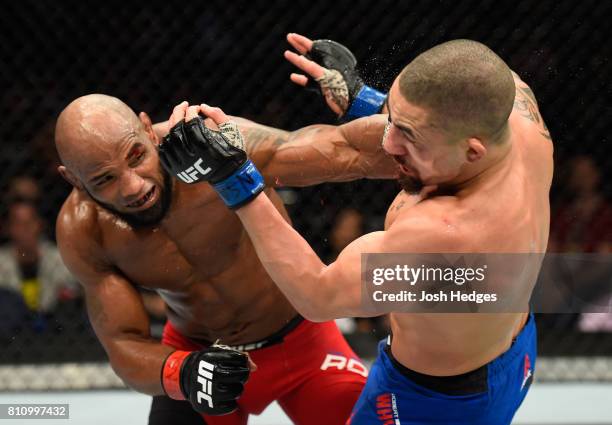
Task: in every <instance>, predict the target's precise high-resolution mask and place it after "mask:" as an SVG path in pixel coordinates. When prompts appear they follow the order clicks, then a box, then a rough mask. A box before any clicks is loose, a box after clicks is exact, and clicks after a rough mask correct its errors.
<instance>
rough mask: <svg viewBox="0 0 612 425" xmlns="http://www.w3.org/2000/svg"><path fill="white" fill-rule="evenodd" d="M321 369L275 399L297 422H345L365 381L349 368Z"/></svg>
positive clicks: (304, 424)
mask: <svg viewBox="0 0 612 425" xmlns="http://www.w3.org/2000/svg"><path fill="white" fill-rule="evenodd" d="M320 372H321V373H318V374H316V375H315V376H312V377H311V378H310V379H308V380H307V381H306V382H304V383H302V385H300V386H299V387H297V388H296V389H294V390H293V391H291V392H290V393H289V394H286V395H285V396H284V397H283V398H281V399H280V400H279V401H278V402H279V404H280V406H281V407H282V408H283V410H284V411H285V413H287V416H289V418H291V420H292V421H293V422H294V423H295V424H296V425H309V424H317V425H343V424H345V423H346V421H347V419H348V418H349V416H350V413H351V411H352V409H353V406H354V405H355V402H356V401H357V399H358V398H359V395H360V394H361V391H362V389H363V386H364V384H365V381H366V378H365V377H364V376H362V375H360V374H356V373H353V372H348V371H335V370H331V371H330V370H326V371H323V370H321V371H320Z"/></svg>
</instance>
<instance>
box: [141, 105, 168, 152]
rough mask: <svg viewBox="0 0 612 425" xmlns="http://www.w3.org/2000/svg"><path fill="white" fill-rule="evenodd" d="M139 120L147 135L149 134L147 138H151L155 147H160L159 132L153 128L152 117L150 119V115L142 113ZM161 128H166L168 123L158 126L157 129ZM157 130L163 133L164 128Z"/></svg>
mask: <svg viewBox="0 0 612 425" xmlns="http://www.w3.org/2000/svg"><path fill="white" fill-rule="evenodd" d="M138 118H139V119H140V122H141V123H142V125H143V127H144V130H145V133H147V136H148V137H149V140H151V142H153V144H154V145H155V146H157V145H159V138H160V136H159V135H158V134H157V131H156V129H155V127H154V126H153V121H151V117H149V114H147V113H146V112H141V113H139V114H138ZM159 126H164V127H165V126H166V123H159V124H156V127H159ZM157 130H158V131H162V128H158V129H157ZM164 132H165V131H164Z"/></svg>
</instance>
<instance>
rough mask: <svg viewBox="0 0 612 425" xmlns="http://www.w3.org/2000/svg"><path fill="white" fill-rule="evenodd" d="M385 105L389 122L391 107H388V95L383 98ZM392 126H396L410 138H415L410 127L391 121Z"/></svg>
mask: <svg viewBox="0 0 612 425" xmlns="http://www.w3.org/2000/svg"><path fill="white" fill-rule="evenodd" d="M385 106H386V107H387V113H388V114H389V122H391V108H390V107H389V96H387V98H386V99H385ZM392 124H393V125H394V126H396V127H397V128H398V129H399V130H400V131H401V132H402V133H406V135H407V136H408V137H409V138H411V139H416V137H415V136H414V133H413V131H412V130H411V129H409V128H408V127H404V126H402V125H398V124H394V123H392Z"/></svg>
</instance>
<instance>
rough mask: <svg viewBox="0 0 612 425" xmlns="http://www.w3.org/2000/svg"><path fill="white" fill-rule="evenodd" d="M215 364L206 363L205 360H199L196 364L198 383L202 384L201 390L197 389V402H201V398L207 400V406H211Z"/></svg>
mask: <svg viewBox="0 0 612 425" xmlns="http://www.w3.org/2000/svg"><path fill="white" fill-rule="evenodd" d="M214 369H215V366H214V365H212V364H210V363H208V362H207V361H206V360H200V364H199V365H198V375H199V376H198V383H199V384H200V385H202V391H198V394H197V397H198V403H202V400H206V401H207V402H208V407H210V408H211V409H212V408H213V401H212V377H213V374H212V373H213V370H214Z"/></svg>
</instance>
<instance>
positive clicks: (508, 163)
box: [160, 34, 553, 425]
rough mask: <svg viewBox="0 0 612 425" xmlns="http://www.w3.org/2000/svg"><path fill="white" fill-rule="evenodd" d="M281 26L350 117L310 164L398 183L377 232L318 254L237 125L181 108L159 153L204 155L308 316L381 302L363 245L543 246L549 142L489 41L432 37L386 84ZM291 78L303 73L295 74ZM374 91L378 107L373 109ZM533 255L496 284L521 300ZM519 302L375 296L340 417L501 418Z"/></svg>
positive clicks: (519, 375)
mask: <svg viewBox="0 0 612 425" xmlns="http://www.w3.org/2000/svg"><path fill="white" fill-rule="evenodd" d="M288 38H289V41H290V42H291V44H292V45H293V46H294V47H295V48H296V49H297V50H298V52H299V53H301V54H302V55H304V54H306V53H308V55H309V57H310V58H311V59H315V60H319V61H320V62H321V63H323V64H324V65H326V67H323V66H321V65H320V64H318V63H316V62H315V61H313V60H311V59H309V58H307V57H305V56H300V55H297V54H295V53H290V52H286V54H285V56H286V57H287V59H289V60H290V61H291V62H292V63H294V64H295V65H297V66H298V67H299V68H300V69H302V70H303V71H305V72H306V73H307V74H308V75H309V76H310V77H312V78H314V79H315V80H316V81H317V82H318V83H319V85H320V87H321V91H322V93H323V95H324V96H325V99H326V101H327V102H328V104H333V105H335V109H334V108H332V109H334V110H337V111H340V114H341V115H347V116H351V117H359V116H361V117H362V118H359V119H355V120H353V121H351V122H349V123H348V124H344V125H341V126H337V127H334V126H329V127H327V128H325V130H324V132H325V135H326V138H325V140H321V141H320V143H313V144H312V149H311V150H310V151H309V155H312V156H314V157H316V158H319V161H320V164H321V166H320V167H319V169H320V172H321V173H322V174H325V173H330V174H331V175H335V176H338V175H342V174H343V172H344V173H345V174H346V172H347V170H351V172H352V173H354V174H357V175H364V177H380V176H388V175H389V174H390V173H392V172H393V173H396V175H397V177H398V180H399V183H400V185H401V187H402V189H403V190H401V191H400V192H399V193H398V194H397V196H396V198H395V200H394V201H393V202H392V203H391V205H390V206H389V208H388V210H387V214H386V217H385V226H384V230H383V231H378V232H372V233H368V234H366V235H364V236H361V237H360V238H358V239H356V240H355V241H353V242H352V243H350V244H349V245H348V246H347V247H346V248H345V249H344V250H343V251H342V252H341V253H340V254H339V256H338V258H337V259H336V261H334V262H333V263H331V264H329V265H327V264H324V263H323V262H322V261H321V260H320V259H319V258H318V256H317V254H316V253H315V252H314V250H313V249H312V248H311V247H310V246H309V244H308V243H307V242H306V241H305V240H304V238H302V236H300V235H299V234H298V233H297V232H296V231H295V230H294V229H293V228H291V226H290V225H289V224H288V223H287V222H286V220H284V219H283V217H282V216H281V215H280V214H279V213H278V211H277V210H276V209H275V208H274V206H273V204H272V203H271V202H270V200H269V199H268V197H267V195H266V194H265V193H263V192H262V193H260V192H259V191H258V190H257V185H256V182H258V181H260V180H261V178H259V177H258V171H257V169H256V168H255V167H253V166H250V165H249V164H250V163H249V162H248V158H247V154H246V152H245V151H244V150H243V142H242V136H241V134H240V132H239V131H238V130H235V131H232V132H231V134H225V133H220V132H217V131H215V130H213V129H211V128H206V127H205V124H204V123H202V122H200V121H198V120H199V118H197V117H194V118H193V121H189V122H187V123H184V124H182V123H179V124H178V126H179V128H177V129H176V131H174V132H173V133H172V134H175V135H176V137H173V138H170V139H168V140H165V141H164V143H163V144H162V145H161V146H160V157H161V158H162V159H164V157H166V158H165V161H164V163H167V164H169V165H168V166H167V168H168V171H169V172H170V173H172V174H174V175H177V174H180V173H181V172H182V170H183V169H184V164H188V163H189V161H193V157H194V155H198V156H200V158H201V159H202V161H203V162H204V163H205V164H206V165H207V167H210V170H211V171H210V173H208V174H206V175H205V176H202V179H203V180H206V181H209V182H211V183H212V184H213V187H214V188H215V190H217V191H218V193H219V195H220V196H221V197H222V198H223V199H224V200H225V202H226V204H227V205H228V206H229V207H230V208H232V209H234V210H235V211H236V214H237V216H238V218H239V219H240V220H241V222H242V224H243V226H244V228H245V229H246V230H247V232H248V234H249V237H250V239H251V242H252V243H253V246H254V248H255V251H256V252H257V255H258V257H259V258H260V259H261V262H262V264H263V265H264V267H265V269H266V271H267V272H268V274H269V275H270V276H271V277H272V280H273V281H274V283H275V284H276V285H277V286H278V287H279V288H280V290H281V291H282V292H283V293H284V294H285V296H286V297H287V298H288V299H289V301H290V302H291V304H292V305H293V306H294V307H295V308H296V310H297V311H298V312H299V313H300V314H301V315H303V316H304V317H306V318H307V319H309V320H311V321H314V322H320V321H326V320H330V319H335V318H340V317H364V316H373V315H378V314H381V311H373V310H372V308H371V305H370V304H367V303H364V302H363V300H364V297H363V294H364V292H363V288H364V286H362V278H363V275H362V261H363V258H365V257H364V254H370V253H382V254H397V255H401V254H404V253H444V254H453V253H487V254H488V253H491V254H501V253H512V254H517V253H519V254H529V255H531V254H536V255H538V254H540V253H543V252H545V251H546V247H547V243H548V234H549V223H550V203H549V191H550V185H551V181H552V171H553V161H552V151H553V149H552V141H551V138H550V134H549V133H548V131H547V129H546V126H545V125H544V124H543V121H542V118H541V117H540V115H539V112H538V106H537V103H536V101H535V97H534V96H533V92H532V91H531V90H530V89H529V86H527V84H525V83H524V82H523V81H522V80H521V79H520V78H519V77H518V75H516V74H515V73H513V72H512V71H511V70H510V68H509V67H508V65H507V64H506V63H505V62H504V61H503V60H502V59H501V58H500V57H499V56H497V55H496V54H495V53H494V52H492V51H491V50H490V49H489V48H487V47H486V46H484V45H482V44H481V43H478V42H475V41H470V40H454V41H450V42H446V43H443V44H441V45H438V46H435V47H433V48H431V49H430V50H427V51H425V52H424V53H422V54H420V55H419V56H417V57H416V58H415V59H414V60H413V61H412V62H410V63H409V64H408V65H407V66H406V67H405V68H404V69H403V70H402V72H401V73H400V74H399V76H398V77H397V78H396V79H395V81H394V82H393V85H392V86H391V89H390V90H389V93H388V95H387V96H385V95H383V94H381V93H375V92H374V91H373V90H372V89H371V88H369V87H367V86H365V85H364V84H363V82H362V81H361V80H360V79H359V78H358V76H356V71H355V60H354V57H352V55H351V54H350V52H348V51H347V50H346V49H345V48H339V47H338V46H337V44H334V43H332V42H329V41H326V40H319V41H316V42H312V41H311V40H308V39H307V38H305V37H301V36H297V35H296V34H290V35H289V37H288ZM291 78H292V80H293V81H294V82H296V83H298V84H303V85H306V84H307V83H308V77H306V76H305V75H293V76H292V77H291ZM383 104H385V105H386V112H387V113H386V114H377V112H379V111H380V108H381V107H382V105H383ZM330 106H331V105H330ZM383 112H385V111H384V110H383ZM201 113H202V114H204V115H206V116H207V117H209V118H210V119H211V120H212V121H214V123H215V124H217V126H223V125H225V126H227V124H226V123H231V121H230V119H229V117H227V116H226V115H225V114H224V113H223V111H222V110H220V109H218V108H211V107H209V106H207V105H203V106H202V109H201ZM371 114H373V115H371ZM366 115H371V116H366ZM180 126H184V128H181V127H180ZM185 128H187V129H188V131H187V130H185V131H184V129H185ZM317 131H319V132H321V131H323V130H321V129H318V130H317ZM320 134H321V133H320ZM373 142H374V143H373ZM375 142H378V143H375ZM381 142H382V143H381ZM284 148H286V149H291V143H288V144H287V145H285V146H284ZM194 152H196V153H194ZM340 180H341V179H340V178H338V181H340ZM402 258H404V257H402ZM364 264H367V263H364ZM539 269H540V264H535V263H531V264H526V265H525V267H523V268H521V269H520V270H519V269H518V268H512V269H511V270H510V271H509V272H508V273H505V274H504V280H503V285H502V286H503V289H504V290H505V291H506V293H509V294H511V295H512V297H511V298H514V297H518V298H519V299H524V298H527V299H528V298H529V295H530V294H531V291H532V290H533V286H534V284H535V282H536V280H537V276H538V273H539ZM463 270H464V271H465V269H463ZM455 283H457V282H455ZM495 283H496V284H499V281H495ZM499 288H501V286H500V287H499ZM416 289H421V288H420V287H418V288H416ZM480 295H485V294H480ZM526 304H527V303H526V302H525V303H522V304H521V306H520V307H521V308H518V309H516V310H511V311H508V310H501V309H500V310H495V309H493V310H489V312H487V313H469V312H461V313H460V312H457V310H454V312H450V311H449V312H446V313H442V312H439V311H440V310H438V312H428V313H416V312H414V311H412V312H407V311H404V310H403V307H405V304H396V305H395V307H397V308H389V309H387V310H385V311H388V312H390V315H389V321H390V325H391V331H392V335H393V337H392V339H391V341H390V342H391V345H390V346H387V345H385V344H386V343H383V344H382V345H381V347H380V348H381V350H380V355H379V358H378V360H377V361H376V363H375V365H374V368H373V370H372V372H371V374H370V377H369V378H368V382H367V384H366V387H365V390H364V392H363V393H362V395H361V397H360V399H359V401H358V402H357V404H356V405H355V407H354V409H353V412H352V416H351V419H350V421H351V422H350V423H351V424H352V425H362V424H381V423H385V424H386V423H390V424H397V425H399V424H415V425H416V424H419V425H420V424H444V425H449V424H487V425H491V424H493V425H502V424H504V425H505V424H509V423H510V422H511V420H512V417H513V415H514V414H515V412H516V410H517V409H518V407H519V406H520V404H521V402H522V400H523V398H524V397H525V394H526V393H527V390H528V389H529V385H530V383H531V379H532V377H533V373H534V365H535V356H536V342H535V341H536V339H535V338H536V336H535V325H534V322H533V318H532V317H531V316H530V314H529V312H528V309H527V305H526ZM385 307H388V305H385ZM467 311H471V310H467ZM336 367H337V368H338V369H340V368H346V367H348V365H347V364H346V363H338V365H337V366H336ZM321 414H322V415H323V414H324V412H322V413H321Z"/></svg>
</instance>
